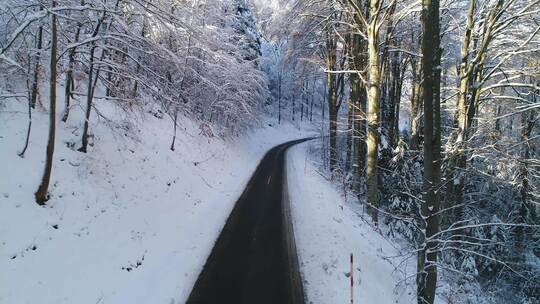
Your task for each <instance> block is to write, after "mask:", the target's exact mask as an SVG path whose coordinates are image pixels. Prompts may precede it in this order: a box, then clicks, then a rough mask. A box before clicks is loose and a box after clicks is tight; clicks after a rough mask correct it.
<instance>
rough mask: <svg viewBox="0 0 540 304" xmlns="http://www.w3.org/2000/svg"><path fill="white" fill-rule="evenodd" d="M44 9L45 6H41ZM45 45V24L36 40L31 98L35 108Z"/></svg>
mask: <svg viewBox="0 0 540 304" xmlns="http://www.w3.org/2000/svg"><path fill="white" fill-rule="evenodd" d="M40 10H43V7H41V8H40ZM42 46H43V26H39V28H38V33H37V42H36V49H37V51H36V56H35V58H34V60H35V63H34V78H33V80H32V93H31V95H30V96H31V99H30V106H31V107H32V108H33V109H34V108H35V107H36V102H37V97H38V95H39V70H40V68H39V67H40V60H41V49H42Z"/></svg>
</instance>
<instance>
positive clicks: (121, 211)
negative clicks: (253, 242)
mask: <svg viewBox="0 0 540 304" xmlns="http://www.w3.org/2000/svg"><path fill="white" fill-rule="evenodd" d="M99 109H100V111H102V113H103V114H104V115H105V116H107V117H116V118H117V120H114V121H110V122H106V121H104V120H103V119H102V118H101V119H99V121H100V122H99V124H97V121H98V119H97V117H96V115H95V113H93V118H92V119H93V120H92V123H91V126H90V127H91V133H92V134H95V139H94V140H93V141H94V143H95V144H94V145H93V147H90V149H89V153H87V154H83V153H80V152H77V151H76V149H77V148H78V146H79V145H80V133H81V122H82V116H81V115H82V109H80V108H78V107H77V108H74V109H73V110H72V113H71V116H70V119H69V120H68V123H67V124H64V123H62V122H61V121H60V119H58V120H57V126H58V130H57V141H56V152H55V160H54V165H53V172H52V180H51V186H50V192H51V193H52V198H51V200H49V201H48V202H47V206H46V207H39V206H38V205H37V204H36V203H35V202H34V197H33V194H34V192H35V190H36V189H37V186H38V184H39V181H40V178H41V176H42V170H43V163H44V158H45V146H46V138H47V126H48V119H47V114H46V113H44V111H43V110H38V111H34V122H33V126H32V135H31V141H30V146H29V148H28V150H27V152H26V156H25V158H24V159H23V158H20V157H18V156H17V152H18V151H19V150H20V149H21V148H22V145H23V143H24V135H25V132H26V123H27V120H26V105H22V104H18V103H15V102H13V103H12V104H8V105H7V106H6V107H4V108H3V109H1V110H0V168H1V174H0V303H6V304H7V303H9V304H17V303H43V304H46V303H51V304H52V303H54V304H58V303H70V304H71V303H77V304H85V303H88V304H95V303H102V304H103V303H168V304H171V303H183V302H184V301H185V299H186V298H187V296H188V295H189V292H190V290H191V288H192V286H193V284H194V282H195V280H196V278H197V276H198V274H199V272H200V270H201V268H202V266H203V265H204V262H205V260H206V258H207V255H208V254H209V253H210V250H211V248H212V246H213V244H214V241H215V239H216V238H217V236H218V234H219V232H220V230H221V228H222V227H223V225H224V223H225V220H226V218H227V216H228V214H229V212H230V211H231V209H232V207H233V205H234V202H235V201H236V199H237V197H238V196H239V195H240V194H241V192H242V191H243V188H244V186H245V184H246V183H247V181H248V179H249V178H250V176H251V173H252V172H253V171H254V169H255V167H256V165H257V164H258V161H259V160H260V159H261V158H262V156H263V155H264V153H265V152H266V151H267V150H268V149H269V148H270V147H272V146H274V145H276V144H278V143H281V142H284V141H286V140H289V139H295V138H300V137H302V136H304V135H305V134H306V133H308V131H305V130H299V129H298V128H297V127H294V126H292V125H290V124H285V125H281V126H280V127H278V128H275V127H268V126H267V127H265V128H261V129H259V130H257V131H255V132H253V133H250V134H248V135H247V136H244V137H242V138H229V139H227V140H223V139H219V138H217V137H205V136H203V135H201V132H200V129H199V127H200V126H199V124H198V123H195V122H193V121H192V120H190V119H187V118H182V119H181V121H180V126H181V127H180V128H179V130H178V135H177V136H178V137H177V144H176V151H174V152H173V151H171V150H170V149H169V145H170V140H171V129H172V128H171V121H170V119H168V118H163V119H159V118H156V117H154V116H153V115H151V114H148V113H146V114H143V115H140V114H139V115H132V116H131V117H127V116H126V114H125V113H124V112H121V111H119V110H117V109H115V108H114V107H107V106H106V105H100V108H99ZM60 114H61V113H59V116H58V118H60ZM119 117H121V118H119ZM134 120H137V123H136V124H135V123H130V121H131V122H132V121H134ZM111 130H114V132H113V131H111ZM71 143H75V146H74V147H71V148H70V147H69V144H71Z"/></svg>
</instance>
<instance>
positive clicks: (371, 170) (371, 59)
mask: <svg viewBox="0 0 540 304" xmlns="http://www.w3.org/2000/svg"><path fill="white" fill-rule="evenodd" d="M380 5H381V3H380V0H372V1H371V3H370V11H371V13H370V15H371V20H370V23H369V25H368V29H367V33H368V35H367V38H368V63H369V67H368V71H369V84H368V85H369V90H368V95H369V99H368V113H367V121H368V136H367V168H366V188H367V201H368V204H369V208H368V210H369V213H370V214H371V217H372V219H373V222H374V223H375V225H377V224H378V210H377V209H378V207H379V193H378V191H379V189H378V172H377V171H378V168H377V165H378V164H377V162H378V153H379V130H378V129H379V111H380V92H381V88H380V82H381V79H380V78H381V77H380V70H379V69H380V64H379V45H378V43H379V42H378V40H379V39H378V22H377V19H378V18H377V17H378V16H377V15H378V14H379V11H380V7H379V6H380Z"/></svg>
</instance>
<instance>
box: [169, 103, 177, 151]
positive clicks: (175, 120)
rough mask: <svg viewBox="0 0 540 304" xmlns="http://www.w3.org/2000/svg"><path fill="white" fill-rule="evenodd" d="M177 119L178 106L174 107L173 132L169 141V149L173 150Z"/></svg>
mask: <svg viewBox="0 0 540 304" xmlns="http://www.w3.org/2000/svg"><path fill="white" fill-rule="evenodd" d="M177 119H178V107H175V109H174V127H173V128H174V133H173V138H172V143H171V151H174V142H175V141H176V126H177Z"/></svg>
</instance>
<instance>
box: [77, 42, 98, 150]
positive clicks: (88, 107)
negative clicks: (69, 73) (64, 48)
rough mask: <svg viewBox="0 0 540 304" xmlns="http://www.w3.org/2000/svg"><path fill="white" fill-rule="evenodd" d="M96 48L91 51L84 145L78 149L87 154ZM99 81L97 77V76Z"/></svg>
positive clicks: (83, 136)
mask: <svg viewBox="0 0 540 304" xmlns="http://www.w3.org/2000/svg"><path fill="white" fill-rule="evenodd" d="M95 50H96V46H92V48H91V49H90V67H89V68H88V87H87V90H86V92H87V95H86V113H85V116H84V118H85V119H84V127H83V134H82V145H81V147H80V148H79V149H78V151H79V152H83V153H86V152H87V149H88V126H89V122H90V114H91V113H92V99H93V97H94V96H93V92H94V90H93V87H94V85H93V83H94V82H93V76H94V75H93V73H94V54H95ZM96 79H97V75H96Z"/></svg>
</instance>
